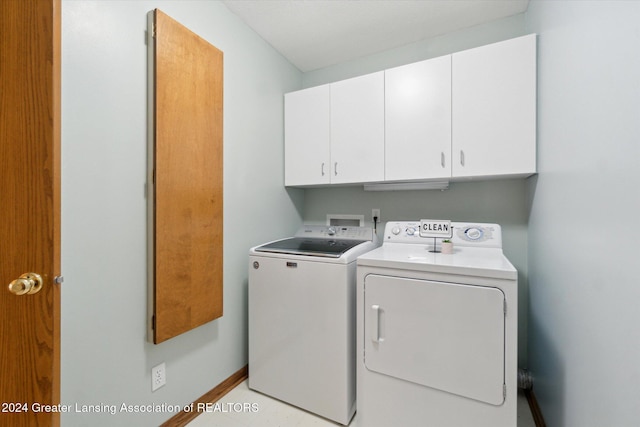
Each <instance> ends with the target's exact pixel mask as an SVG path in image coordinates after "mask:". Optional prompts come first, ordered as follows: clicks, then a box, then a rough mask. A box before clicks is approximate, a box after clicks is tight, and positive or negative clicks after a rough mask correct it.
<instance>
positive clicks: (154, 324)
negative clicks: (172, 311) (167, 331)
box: [151, 314, 156, 331]
mask: <svg viewBox="0 0 640 427" xmlns="http://www.w3.org/2000/svg"><path fill="white" fill-rule="evenodd" d="M151 329H153V330H154V331H155V330H156V316H155V314H154V315H153V316H151Z"/></svg>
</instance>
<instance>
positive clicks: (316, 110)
mask: <svg viewBox="0 0 640 427" xmlns="http://www.w3.org/2000/svg"><path fill="white" fill-rule="evenodd" d="M284 116H285V122H284V135H285V145H284V146H285V153H284V158H285V166H284V171H285V173H284V182H285V185H291V186H295V185H314V184H329V183H330V168H331V164H330V161H331V159H330V142H331V139H330V138H331V136H330V86H329V85H324V86H318V87H313V88H310V89H304V90H300V91H297V92H291V93H287V94H285V96H284Z"/></svg>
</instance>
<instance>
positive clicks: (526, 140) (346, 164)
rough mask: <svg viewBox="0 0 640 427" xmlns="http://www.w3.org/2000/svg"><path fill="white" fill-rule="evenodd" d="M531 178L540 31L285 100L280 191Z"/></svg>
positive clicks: (307, 91)
mask: <svg viewBox="0 0 640 427" xmlns="http://www.w3.org/2000/svg"><path fill="white" fill-rule="evenodd" d="M534 173H536V35H535V34H532V35H528V36H524V37H518V38H516V39H511V40H507V41H503V42H499V43H494V44H491V45H487V46H482V47H478V48H475V49H470V50H466V51H463V52H458V53H454V54H452V55H446V56H442V57H438V58H433V59H429V60H426V61H421V62H417V63H414V64H409V65H405V66H401V67H397V68H392V69H389V70H386V71H380V72H377V73H373V74H367V75H364V76H361V77H355V78H352V79H348V80H342V81H339V82H335V83H331V84H327V85H323V86H318V87H314V88H310V89H304V90H301V91H297V92H291V93H288V94H286V95H285V185H287V186H314V185H327V184H359V183H380V182H410V181H428V180H442V179H453V180H463V179H467V178H478V179H481V178H491V177H515V176H520V177H522V176H529V175H531V174H534Z"/></svg>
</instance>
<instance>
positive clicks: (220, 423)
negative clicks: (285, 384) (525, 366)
mask: <svg viewBox="0 0 640 427" xmlns="http://www.w3.org/2000/svg"><path fill="white" fill-rule="evenodd" d="M217 403H219V404H220V405H218V406H217V407H215V406H212V407H210V412H203V413H202V414H201V415H199V416H198V417H197V418H195V419H194V420H193V421H191V422H190V423H189V424H188V426H189V427H337V426H339V424H336V423H333V422H331V421H328V420H326V419H324V418H321V417H318V416H316V415H313V414H311V413H309V412H306V411H303V410H301V409H298V408H296V407H294V406H291V405H287V404H286V403H283V402H281V401H279V400H276V399H272V398H270V397H268V396H265V395H264V394H261V393H257V392H255V391H253V390H249V387H248V385H247V381H244V382H242V383H241V384H239V385H238V386H237V387H236V388H234V389H233V390H231V391H230V392H229V393H227V394H226V395H225V396H224V397H223V398H222V399H220V400H219V401H218V402H217ZM238 403H240V404H241V405H238ZM232 404H235V405H232ZM213 405H215V404H213ZM255 409H257V410H255ZM222 411H226V412H222ZM349 427H365V426H360V425H359V424H358V413H357V412H356V415H355V417H354V419H353V420H352V421H351V424H349ZM518 427H535V422H534V421H533V417H532V416H531V411H530V410H529V405H528V403H527V399H526V398H525V397H524V395H523V394H522V393H520V394H519V395H518Z"/></svg>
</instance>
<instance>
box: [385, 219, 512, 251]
mask: <svg viewBox="0 0 640 427" xmlns="http://www.w3.org/2000/svg"><path fill="white" fill-rule="evenodd" d="M451 226H452V227H453V235H452V237H451V239H449V240H451V241H452V242H453V244H454V245H456V246H469V247H478V248H480V247H482V248H502V229H501V227H500V225H498V224H487V223H466V222H452V223H451ZM436 240H437V241H438V242H442V240H445V239H444V238H436ZM386 243H415V244H421V245H426V244H431V243H433V238H432V237H421V236H420V221H389V222H387V225H386V227H385V230H384V241H383V244H386Z"/></svg>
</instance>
